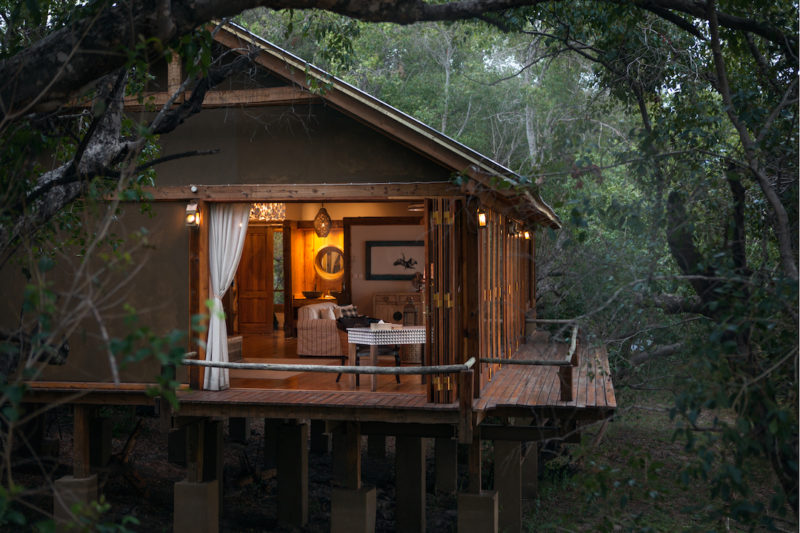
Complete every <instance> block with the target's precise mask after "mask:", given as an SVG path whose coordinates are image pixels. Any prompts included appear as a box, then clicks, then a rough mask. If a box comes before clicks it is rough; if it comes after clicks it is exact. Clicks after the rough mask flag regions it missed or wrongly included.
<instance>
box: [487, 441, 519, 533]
mask: <svg viewBox="0 0 800 533" xmlns="http://www.w3.org/2000/svg"><path fill="white" fill-rule="evenodd" d="M521 448H522V446H521V444H520V442H519V441H507V440H498V441H495V442H494V488H495V490H496V491H497V492H498V498H499V500H498V504H499V507H500V515H499V527H500V531H506V532H509V533H513V532H515V531H516V532H518V531H521V530H522V468H521V461H520V458H521V456H520V452H521Z"/></svg>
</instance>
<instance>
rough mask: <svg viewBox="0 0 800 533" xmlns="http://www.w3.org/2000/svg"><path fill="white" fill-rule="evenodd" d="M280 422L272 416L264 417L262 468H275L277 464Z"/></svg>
mask: <svg viewBox="0 0 800 533" xmlns="http://www.w3.org/2000/svg"><path fill="white" fill-rule="evenodd" d="M280 424H281V422H280V421H279V420H275V419H273V418H265V419H264V468H266V469H270V468H275V467H276V466H277V464H278V428H279V427H280Z"/></svg>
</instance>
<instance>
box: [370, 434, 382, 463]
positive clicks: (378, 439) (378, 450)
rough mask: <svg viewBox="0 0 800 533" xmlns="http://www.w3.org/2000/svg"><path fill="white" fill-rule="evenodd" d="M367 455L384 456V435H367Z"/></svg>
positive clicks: (373, 456)
mask: <svg viewBox="0 0 800 533" xmlns="http://www.w3.org/2000/svg"><path fill="white" fill-rule="evenodd" d="M367 456H369V458H370V459H385V458H386V435H380V434H377V433H374V434H372V435H370V436H369V437H367Z"/></svg>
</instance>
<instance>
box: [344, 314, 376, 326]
mask: <svg viewBox="0 0 800 533" xmlns="http://www.w3.org/2000/svg"><path fill="white" fill-rule="evenodd" d="M373 322H378V319H377V318H370V317H368V316H343V317H341V318H338V319H336V326H337V327H338V328H339V329H347V328H368V327H369V325H370V324H372V323H373Z"/></svg>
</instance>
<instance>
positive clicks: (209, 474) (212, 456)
mask: <svg viewBox="0 0 800 533" xmlns="http://www.w3.org/2000/svg"><path fill="white" fill-rule="evenodd" d="M203 431H205V435H203V442H204V447H203V481H204V482H209V481H218V482H219V483H218V484H217V500H218V502H217V504H218V508H219V510H220V511H221V510H222V469H223V466H224V459H223V456H222V452H223V446H224V444H223V438H222V421H221V420H209V421H207V422H206V423H205V424H204V426H203Z"/></svg>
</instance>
